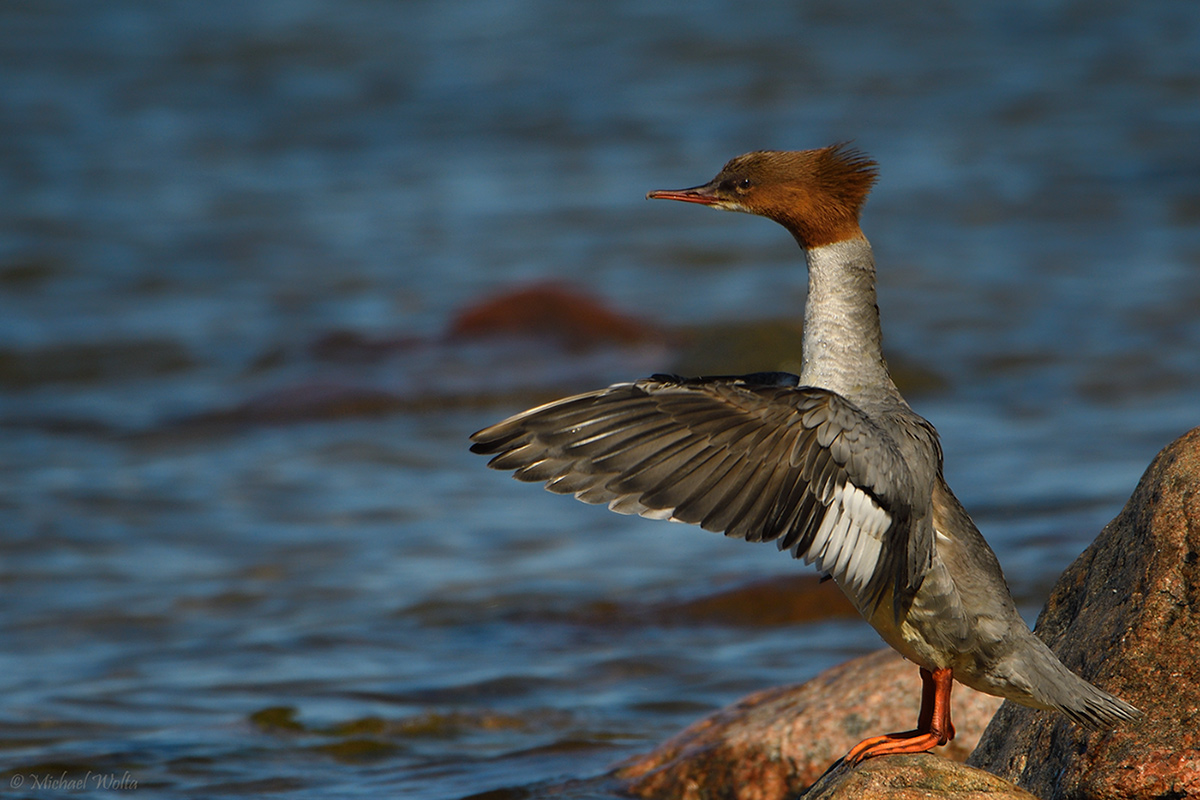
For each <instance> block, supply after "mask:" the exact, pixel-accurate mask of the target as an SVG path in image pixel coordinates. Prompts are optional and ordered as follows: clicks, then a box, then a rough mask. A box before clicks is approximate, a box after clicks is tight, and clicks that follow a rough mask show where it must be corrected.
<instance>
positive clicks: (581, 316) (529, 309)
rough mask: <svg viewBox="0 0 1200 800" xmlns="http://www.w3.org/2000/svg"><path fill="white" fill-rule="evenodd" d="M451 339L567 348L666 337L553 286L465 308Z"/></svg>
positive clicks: (519, 291)
mask: <svg viewBox="0 0 1200 800" xmlns="http://www.w3.org/2000/svg"><path fill="white" fill-rule="evenodd" d="M450 335H451V336H452V337H459V338H465V339H477V338H488V337H495V336H530V337H535V338H539V339H550V340H554V341H557V342H560V343H562V344H563V345H565V346H567V347H569V348H589V347H596V346H597V345H604V344H621V345H632V344H638V343H642V342H656V341H659V340H661V339H662V337H663V334H662V333H661V332H660V331H659V330H658V329H657V328H655V327H654V326H652V325H650V324H648V323H645V322H642V321H641V320H637V319H634V318H633V317H630V316H626V315H625V314H621V313H619V312H616V311H613V310H612V309H610V308H607V307H606V306H604V305H602V304H601V303H599V302H598V301H596V300H593V299H592V298H590V297H588V296H587V295H584V294H581V293H580V292H578V291H575V290H574V289H570V288H568V287H565V286H559V285H557V284H553V283H545V284H538V285H534V286H529V287H526V288H523V289H514V290H511V291H507V292H504V293H502V294H499V295H497V296H494V297H490V298H487V299H486V300H483V301H480V302H479V303H476V304H474V305H472V306H469V307H468V308H465V309H463V310H462V311H461V312H459V313H458V315H457V316H455V318H454V321H453V322H452V323H451V325H450Z"/></svg>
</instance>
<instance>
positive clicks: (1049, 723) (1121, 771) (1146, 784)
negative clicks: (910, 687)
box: [968, 428, 1200, 800]
mask: <svg viewBox="0 0 1200 800" xmlns="http://www.w3.org/2000/svg"><path fill="white" fill-rule="evenodd" d="M1037 632H1038V635H1039V636H1041V637H1042V638H1043V639H1044V640H1045V641H1046V643H1047V644H1049V645H1050V647H1051V649H1053V650H1054V652H1055V653H1057V654H1058V657H1059V658H1060V659H1062V661H1063V663H1064V664H1066V665H1067V666H1068V667H1070V668H1071V669H1073V670H1075V671H1076V672H1078V673H1079V674H1080V675H1081V676H1083V677H1084V678H1086V679H1087V680H1089V681H1091V682H1092V683H1094V684H1096V685H1097V686H1099V687H1101V688H1102V689H1105V690H1106V691H1110V692H1112V693H1113V694H1116V695H1117V696H1119V697H1121V698H1122V699H1124V700H1127V701H1129V702H1131V703H1133V704H1134V705H1136V706H1138V707H1139V708H1141V709H1142V710H1143V711H1144V712H1145V713H1146V718H1145V719H1144V720H1143V721H1142V722H1140V723H1134V724H1127V725H1125V726H1123V727H1122V728H1120V729H1118V730H1115V731H1106V732H1097V731H1089V730H1086V729H1084V728H1082V727H1080V726H1078V725H1074V724H1072V723H1071V722H1069V721H1068V720H1067V719H1065V718H1064V717H1062V716H1061V715H1058V714H1055V713H1053V712H1047V711H1036V710H1033V709H1027V708H1023V707H1021V706H1017V705H1015V704H1012V703H1006V704H1005V705H1004V706H1003V707H1002V708H1001V710H1000V712H999V713H998V714H997V715H996V717H995V719H994V720H992V723H991V725H989V726H988V729H987V732H986V733H985V735H984V738H983V741H982V742H981V744H980V746H979V748H978V749H977V750H976V752H975V753H974V754H973V755H972V756H971V759H970V760H969V762H968V763H970V764H972V765H974V766H977V767H981V768H983V769H986V770H988V771H989V772H993V773H995V774H997V775H1000V776H1002V777H1004V778H1007V779H1008V780H1011V781H1013V782H1014V783H1017V784H1019V785H1020V786H1022V787H1024V788H1026V789H1028V790H1029V791H1031V792H1033V793H1034V794H1036V795H1038V796H1040V797H1042V798H1044V800H1059V799H1061V798H1073V799H1074V798H1096V799H1097V800H1101V799H1107V798H1113V800H1115V799H1116V798H1128V797H1139V798H1142V797H1157V798H1184V797H1200V649H1198V646H1197V642H1198V641H1200V428H1196V429H1193V430H1192V431H1190V432H1189V433H1187V434H1185V435H1184V436H1182V437H1181V438H1180V439H1178V440H1177V441H1175V442H1174V443H1173V444H1171V445H1170V446H1169V447H1167V448H1166V449H1165V450H1163V451H1162V452H1161V453H1159V454H1158V456H1157V457H1156V458H1155V459H1154V461H1153V463H1151V465H1150V467H1149V468H1148V469H1147V470H1146V473H1145V474H1144V475H1143V476H1142V479H1141V482H1140V483H1139V484H1138V486H1137V489H1136V490H1134V493H1133V496H1132V497H1131V498H1130V499H1129V502H1128V503H1126V504H1125V508H1124V509H1123V510H1122V511H1121V513H1120V514H1119V515H1118V516H1117V518H1116V519H1114V520H1113V521H1112V522H1110V523H1109V524H1108V525H1107V526H1106V527H1105V528H1104V530H1103V531H1102V532H1101V533H1100V536H1099V537H1098V538H1097V539H1096V541H1095V542H1094V543H1093V544H1092V546H1091V547H1089V548H1088V549H1087V550H1086V551H1084V553H1083V554H1082V555H1081V556H1080V557H1079V558H1078V559H1076V561H1075V563H1074V564H1072V565H1071V566H1070V567H1069V568H1068V569H1067V571H1066V572H1065V573H1063V576H1062V578H1061V579H1059V581H1058V584H1057V585H1056V586H1055V587H1054V590H1053V592H1052V593H1051V595H1050V600H1049V602H1048V603H1047V604H1046V608H1045V609H1044V610H1043V611H1042V614H1041V617H1040V618H1039V619H1038V624H1037Z"/></svg>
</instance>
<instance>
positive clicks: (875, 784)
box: [803, 753, 1036, 800]
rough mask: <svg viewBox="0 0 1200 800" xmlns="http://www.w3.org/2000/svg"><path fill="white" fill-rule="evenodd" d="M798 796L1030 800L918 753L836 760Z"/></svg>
mask: <svg viewBox="0 0 1200 800" xmlns="http://www.w3.org/2000/svg"><path fill="white" fill-rule="evenodd" d="M803 797H804V800H859V799H860V798H863V797H887V798H890V799H891V800H918V798H921V799H922V800H924V799H925V798H930V797H935V798H936V797H941V798H947V800H983V798H987V800H1036V798H1034V796H1033V795H1031V794H1030V793H1029V792H1027V791H1025V790H1024V789H1020V788H1018V787H1016V786H1013V785H1012V784H1011V783H1009V782H1008V781H1005V780H1001V779H1000V778H997V777H996V776H995V775H992V774H990V773H987V772H984V771H983V770H979V769H975V768H973V767H968V766H966V765H965V764H959V763H958V762H956V761H948V760H946V759H944V758H939V757H938V756H935V755H931V754H929V753H922V754H920V755H911V756H888V757H887V758H872V759H868V760H867V761H864V762H863V763H862V764H859V765H858V766H857V767H854V768H851V767H848V766H847V765H846V764H845V763H841V764H838V765H837V766H836V767H834V768H833V769H831V770H829V772H827V773H826V774H825V775H824V776H822V778H821V780H819V781H817V782H816V783H815V784H814V785H813V787H812V788H811V789H809V790H808V791H807V792H805V793H804V795H803Z"/></svg>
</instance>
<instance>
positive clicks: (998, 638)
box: [472, 236, 1139, 727]
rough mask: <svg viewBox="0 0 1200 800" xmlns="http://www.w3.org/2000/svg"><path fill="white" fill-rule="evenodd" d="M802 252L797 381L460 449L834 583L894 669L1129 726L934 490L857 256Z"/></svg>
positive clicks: (616, 394)
mask: <svg viewBox="0 0 1200 800" xmlns="http://www.w3.org/2000/svg"><path fill="white" fill-rule="evenodd" d="M805 253H806V257H807V261H808V274H809V293H808V301H807V305H806V313H805V329H804V352H803V366H802V370H801V374H800V376H799V379H798V380H796V378H795V376H788V377H784V376H782V375H780V374H776V373H770V374H759V375H752V376H743V377H727V378H699V379H691V380H685V379H680V378H675V377H673V376H654V377H653V378H650V379H647V380H642V381H637V382H634V383H627V384H617V385H615V386H611V387H609V388H607V389H603V390H599V391H596V392H590V393H587V394H583V395H578V396H575V397H570V398H566V399H564V400H559V401H556V402H553V403H549V404H547V405H544V406H540V407H538V408H535V409H531V410H530V411H526V412H524V413H522V414H518V415H516V416H514V417H512V418H510V419H507V420H505V421H503V422H500V423H498V424H496V425H494V426H491V427H489V428H486V429H484V430H482V431H480V432H479V433H477V434H475V436H474V437H472V438H473V439H474V441H475V444H474V446H473V448H472V449H473V450H474V451H475V452H479V453H484V454H490V455H493V456H494V458H493V459H492V461H491V462H490V465H491V466H493V467H495V468H497V469H504V470H511V471H513V472H514V474H515V477H517V478H519V479H521V480H525V481H536V482H545V483H546V487H547V488H548V489H550V490H551V491H554V492H559V493H563V494H574V495H575V496H576V497H578V498H579V499H580V500H583V501H585V502H589V503H606V504H608V505H609V507H610V508H612V509H613V510H614V511H618V512H621V513H637V514H642V515H643V516H647V517H653V518H660V519H671V520H675V521H679V522H686V523H693V524H697V525H700V526H702V527H704V528H706V529H709V530H713V531H719V532H722V533H725V534H726V535H729V536H735V537H738V538H743V539H746V540H748V541H776V542H777V543H778V546H779V547H780V549H788V550H791V552H792V553H793V555H794V556H795V557H797V558H803V559H804V560H806V561H808V562H811V563H815V564H816V566H817V568H818V569H819V570H821V571H822V572H823V573H826V574H828V575H831V576H832V577H833V578H834V579H835V580H836V581H837V583H838V585H839V586H840V587H841V589H842V590H843V591H844V592H845V593H846V595H847V596H848V597H849V598H850V600H851V601H852V602H853V603H854V605H855V606H856V608H858V610H859V611H860V612H861V613H862V615H863V616H864V617H865V618H866V619H867V620H868V621H869V622H870V623H871V625H872V626H873V627H874V628H875V629H876V630H877V631H878V632H879V634H880V635H881V636H882V637H883V639H884V641H886V642H887V643H888V644H889V645H891V646H892V647H893V648H895V649H896V650H897V651H899V652H900V653H901V654H902V655H904V656H905V657H906V658H908V659H909V660H911V661H912V662H914V663H916V664H918V665H920V666H922V667H924V668H926V669H928V670H931V671H932V670H935V669H943V668H947V667H949V668H951V669H952V670H953V675H954V678H956V679H957V680H959V681H960V682H962V683H964V684H966V685H968V686H971V687H972V688H975V689H977V690H979V691H982V692H986V693H988V694H993V695H999V696H1001V697H1006V698H1009V699H1012V700H1014V701H1016V702H1018V703H1021V704H1023V705H1028V706H1034V707H1038V708H1053V709H1058V710H1059V711H1061V712H1063V713H1064V714H1066V715H1067V716H1069V717H1070V718H1071V719H1073V720H1076V721H1077V722H1080V723H1083V724H1085V725H1089V726H1091V727H1104V726H1111V725H1112V724H1114V723H1115V722H1117V721H1119V720H1125V719H1131V718H1133V717H1135V716H1136V715H1137V714H1138V713H1139V712H1138V711H1137V710H1136V709H1134V708H1133V707H1132V706H1130V705H1128V704H1127V703H1124V702H1123V701H1121V700H1119V699H1117V698H1115V697H1113V696H1111V695H1109V694H1107V693H1105V692H1102V691H1100V690H1099V689H1096V688H1095V687H1093V686H1091V685H1090V684H1088V683H1087V682H1085V681H1083V680H1082V679H1080V678H1079V677H1077V676H1076V675H1074V674H1073V673H1071V672H1070V671H1069V670H1067V669H1066V667H1064V666H1063V665H1062V664H1061V663H1060V662H1059V661H1058V659H1057V658H1056V657H1055V656H1054V655H1053V653H1051V652H1050V650H1049V649H1048V648H1047V647H1046V646H1045V644H1043V643H1042V641H1041V640H1040V639H1038V638H1037V637H1036V636H1034V635H1033V634H1032V633H1030V631H1029V629H1028V628H1027V627H1026V625H1025V623H1024V621H1023V620H1022V619H1021V617H1020V615H1019V614H1018V612H1017V609H1016V607H1015V605H1014V603H1013V600H1012V597H1011V595H1010V593H1009V590H1008V587H1007V585H1006V583H1005V580H1004V576H1003V573H1002V572H1001V569H1000V565H999V563H998V562H997V560H996V557H995V555H994V554H993V552H992V550H991V548H990V547H988V545H987V543H986V542H985V541H984V539H983V537H982V536H981V535H980V533H979V531H978V529H977V528H976V527H975V525H974V523H973V522H972V521H971V519H970V517H969V516H968V515H967V513H966V511H965V510H963V508H962V506H961V505H960V504H959V502H958V500H957V499H956V498H955V497H954V495H953V493H952V492H951V491H950V489H949V487H948V486H947V485H946V483H945V481H944V480H943V478H942V451H941V446H940V444H939V442H938V437H937V433H936V431H935V430H934V428H933V426H932V425H930V424H929V423H928V422H927V421H926V420H924V419H923V418H922V417H920V416H918V415H917V414H916V413H915V412H914V411H913V410H912V409H911V408H910V407H909V405H908V404H907V403H906V402H905V401H904V399H903V398H902V397H901V395H900V393H899V391H898V390H897V389H896V386H895V384H894V383H893V382H892V379H891V377H890V375H889V373H888V369H887V365H886V364H885V362H884V359H883V355H882V343H881V340H882V336H881V332H880V324H879V312H878V308H877V306H876V298H875V267H874V260H873V256H872V253H871V248H870V245H869V244H868V243H867V241H866V239H865V238H862V237H861V236H858V237H854V238H850V239H845V240H842V241H837V242H834V243H831V244H826V245H824V246H820V247H810V248H806V250H805Z"/></svg>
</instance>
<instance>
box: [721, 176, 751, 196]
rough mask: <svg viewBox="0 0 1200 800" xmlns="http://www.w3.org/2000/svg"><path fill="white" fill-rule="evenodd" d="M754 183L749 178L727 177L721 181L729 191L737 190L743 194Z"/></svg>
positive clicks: (723, 187) (723, 186)
mask: <svg viewBox="0 0 1200 800" xmlns="http://www.w3.org/2000/svg"><path fill="white" fill-rule="evenodd" d="M753 185H754V183H753V182H752V181H751V180H750V179H749V178H726V179H725V180H723V181H721V188H722V189H724V190H725V191H727V192H737V193H738V194H742V193H743V192H745V191H746V190H747V189H749V188H750V187H751V186H753Z"/></svg>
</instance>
